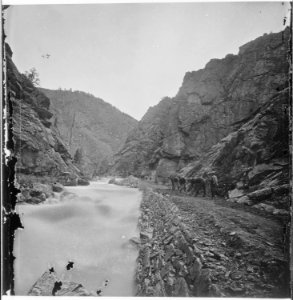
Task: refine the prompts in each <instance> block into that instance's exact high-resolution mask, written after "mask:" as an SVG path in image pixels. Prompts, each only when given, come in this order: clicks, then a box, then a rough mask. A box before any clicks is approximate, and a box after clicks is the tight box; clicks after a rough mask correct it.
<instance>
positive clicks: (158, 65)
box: [6, 2, 289, 119]
mask: <svg viewBox="0 0 293 300" xmlns="http://www.w3.org/2000/svg"><path fill="white" fill-rule="evenodd" d="M288 9H289V3H288V2H285V3H284V4H282V3H281V2H258V3H257V2H249V3H248V2H246V3H242V2H236V3H232V2H228V3H187V4H186V3H185V4H184V3H177V4H176V3H171V4H170V3H168V4H166V3H165V4H138V3H137V4H91V5H40V6H32V5H26V6H11V7H10V8H9V9H8V10H7V13H6V19H7V20H6V33H7V35H8V38H7V41H8V42H9V44H10V46H11V48H12V50H13V52H14V54H13V59H14V62H15V64H16V66H17V67H18V69H19V70H20V72H24V71H26V70H28V69H30V68H32V67H35V68H36V69H37V71H38V72H39V74H40V80H41V86H42V87H45V88H50V89H57V88H59V87H62V88H67V89H69V88H72V89H73V90H82V91H85V92H90V93H92V94H94V95H95V96H97V97H100V98H102V99H103V100H105V101H107V102H109V103H111V104H113V105H114V106H116V107H117V108H119V109H120V110H122V111H123V112H125V113H128V114H129V115H131V116H133V117H134V118H136V119H140V118H141V117H142V116H143V114H144V113H145V112H146V111H147V109H148V107H149V106H153V105H155V104H157V103H158V102H159V101H160V99H161V98H162V97H164V96H170V97H172V96H175V94H176V93H177V91H178V89H179V87H180V85H181V83H182V80H183V76H184V74H185V73H186V72H187V71H194V70H198V69H201V68H203V67H204V66H205V64H206V63H207V62H208V61H209V60H210V59H212V58H223V57H225V56H226V54H228V53H234V54H236V53H237V52H238V48H239V46H241V45H242V44H244V43H246V42H248V41H250V40H252V39H254V38H256V37H258V36H260V35H263V34H264V33H270V32H278V31H280V30H282V29H283V28H284V26H283V17H284V16H286V15H288ZM47 53H48V54H50V55H51V56H50V58H49V59H44V58H42V55H44V54H47Z"/></svg>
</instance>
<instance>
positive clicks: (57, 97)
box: [39, 88, 137, 178]
mask: <svg viewBox="0 0 293 300" xmlns="http://www.w3.org/2000/svg"><path fill="white" fill-rule="evenodd" d="M39 90H40V91H42V92H43V93H44V94H45V95H46V96H47V97H48V98H49V99H50V102H51V106H50V109H51V112H52V113H53V117H52V123H53V124H54V125H55V126H56V128H57V129H58V132H59V134H60V136H61V137H62V140H63V141H64V143H65V145H66V147H67V149H68V150H69V152H70V154H71V155H72V157H73V158H74V161H75V163H76V164H77V166H78V167H79V168H80V170H82V172H83V173H84V174H86V175H87V176H88V177H90V178H91V177H92V176H96V175H100V174H104V173H105V172H107V170H108V168H109V165H111V163H112V160H113V155H114V153H115V152H117V151H118V150H120V148H121V145H123V144H124V142H125V140H126V137H127V135H128V133H129V132H130V131H131V130H132V129H133V128H134V126H135V125H136V124H137V121H136V120H135V119H133V118H132V117H130V116H128V115H127V114H125V113H122V112H121V111H119V110H118V109H117V108H115V107H114V106H112V105H111V104H109V103H107V102H105V101H103V100H102V99H100V98H96V97H94V96H93V95H91V94H88V93H84V92H80V91H73V92H72V91H67V90H49V89H43V88H41V89H39Z"/></svg>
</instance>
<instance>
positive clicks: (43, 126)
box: [6, 44, 81, 183]
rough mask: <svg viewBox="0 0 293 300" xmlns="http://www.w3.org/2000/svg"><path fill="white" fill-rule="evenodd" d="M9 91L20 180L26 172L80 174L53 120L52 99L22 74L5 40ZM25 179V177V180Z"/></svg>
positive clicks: (42, 175) (50, 175)
mask: <svg viewBox="0 0 293 300" xmlns="http://www.w3.org/2000/svg"><path fill="white" fill-rule="evenodd" d="M6 64H7V66H6V67H7V92H8V96H9V100H10V103H11V105H12V110H13V114H12V122H13V140H14V152H15V153H14V154H15V157H16V158H17V164H16V173H17V177H18V181H19V183H20V182H21V181H22V180H21V178H24V177H25V176H26V175H27V176H36V177H38V178H42V177H44V176H49V177H51V179H52V180H54V178H55V179H56V178H58V177H62V175H63V174H64V173H68V174H71V176H72V177H74V178H78V177H80V176H81V172H80V170H79V169H78V168H77V167H76V166H75V165H74V164H73V162H72V157H71V155H70V154H69V152H68V151H67V149H66V147H65V145H64V143H63V142H62V139H61V137H60V136H59V134H58V132H57V130H56V128H55V127H54V126H52V124H51V118H52V113H51V112H50V100H49V99H48V98H47V97H46V96H45V95H44V94H43V93H42V92H40V91H39V90H38V89H37V88H35V87H34V85H33V84H32V83H31V81H30V80H28V79H27V78H26V76H24V75H23V74H20V73H19V71H18V70H17V68H16V66H15V65H14V63H13V61H12V51H11V49H10V47H9V46H8V44H6ZM24 181H25V180H24Z"/></svg>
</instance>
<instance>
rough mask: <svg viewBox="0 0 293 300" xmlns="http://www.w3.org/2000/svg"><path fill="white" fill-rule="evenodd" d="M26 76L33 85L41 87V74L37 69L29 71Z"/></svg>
mask: <svg viewBox="0 0 293 300" xmlns="http://www.w3.org/2000/svg"><path fill="white" fill-rule="evenodd" d="M24 75H25V77H26V78H27V79H28V80H29V81H30V82H31V83H32V84H33V85H35V86H36V85H40V78H39V73H38V72H37V70H36V68H31V69H30V70H29V71H25V73H24Z"/></svg>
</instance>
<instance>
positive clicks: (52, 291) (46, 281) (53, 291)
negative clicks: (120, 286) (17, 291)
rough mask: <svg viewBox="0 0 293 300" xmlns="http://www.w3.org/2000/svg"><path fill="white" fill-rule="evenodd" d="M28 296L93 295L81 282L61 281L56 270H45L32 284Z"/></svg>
mask: <svg viewBox="0 0 293 300" xmlns="http://www.w3.org/2000/svg"><path fill="white" fill-rule="evenodd" d="M28 296H51V297H52V296H67V297H69V296H95V295H94V294H92V293H90V292H88V291H87V290H86V289H85V288H84V287H83V286H82V285H81V284H78V283H75V282H70V281H61V280H60V279H59V278H58V277H57V274H56V272H54V271H46V272H45V273H44V274H43V275H42V276H41V277H40V278H39V279H38V280H37V282H36V283H35V284H34V285H33V287H32V288H31V289H30V291H29V292H28Z"/></svg>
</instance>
